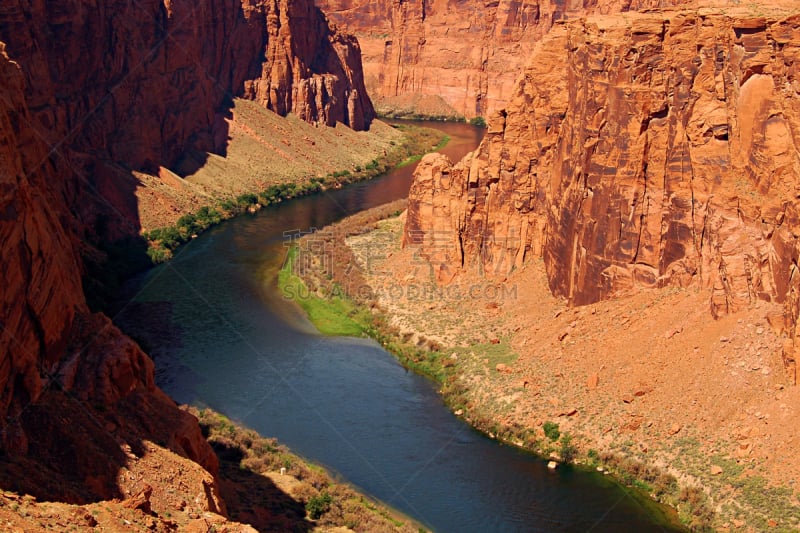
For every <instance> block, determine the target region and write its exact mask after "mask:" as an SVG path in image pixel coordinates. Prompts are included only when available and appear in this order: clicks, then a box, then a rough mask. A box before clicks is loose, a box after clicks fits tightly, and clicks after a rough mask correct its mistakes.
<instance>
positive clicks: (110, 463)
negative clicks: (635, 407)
mask: <svg viewBox="0 0 800 533" xmlns="http://www.w3.org/2000/svg"><path fill="white" fill-rule="evenodd" d="M716 4H718V5H724V6H725V8H724V9H723V8H721V7H703V8H699V7H696V6H695V2H691V1H687V2H680V1H678V2H664V1H661V0H641V1H637V0H619V1H611V2H595V1H593V0H585V1H583V2H564V1H561V0H523V1H519V2H516V1H515V2H512V1H508V0H502V1H500V2H497V3H490V4H486V5H479V6H476V5H475V4H474V3H468V2H463V1H462V2H459V1H446V2H445V1H443V0H434V1H432V2H420V3H409V2H403V1H399V0H394V1H392V2H388V1H387V0H381V1H379V2H374V3H366V2H362V1H360V0H352V1H347V0H339V1H336V0H319V1H318V6H319V8H322V9H323V10H324V11H325V12H326V13H327V14H328V16H329V17H330V19H331V20H332V21H333V22H334V23H336V24H338V25H339V26H341V27H342V28H343V29H344V30H346V31H348V32H352V33H354V34H356V35H357V36H358V37H359V40H358V41H357V40H356V38H355V37H353V35H351V34H349V33H344V32H340V31H339V30H338V29H337V28H336V27H335V26H333V25H332V24H329V22H328V20H327V19H326V17H325V15H323V13H322V11H320V9H319V8H318V7H317V6H315V5H314V4H313V2H311V0H276V1H273V2H264V1H261V0H241V1H239V0H203V1H201V2H195V3H185V2H177V1H174V0H142V1H137V0H111V1H108V2H99V3H98V2H89V1H86V0H70V1H68V2H62V3H60V4H58V5H55V4H47V5H46V4H44V3H33V2H25V1H22V0H15V1H12V2H7V3H6V4H5V5H4V6H3V7H2V8H0V79H1V80H2V84H0V124H2V128H0V242H2V243H3V245H4V247H3V253H2V255H0V270H2V271H3V272H4V275H5V278H4V281H5V283H3V284H2V285H0V301H1V302H2V307H0V350H2V359H0V415H2V416H0V447H1V448H2V456H0V485H2V487H3V489H5V490H13V491H17V492H20V493H25V494H30V495H33V496H35V497H37V498H39V499H48V500H59V501H64V502H69V503H75V504H88V503H91V502H97V501H99V500H112V499H115V500H117V501H116V502H115V504H114V505H117V504H120V505H122V506H123V507H124V508H126V509H127V508H128V507H125V506H126V505H127V506H133V507H137V506H138V507H141V508H146V507H148V506H149V505H150V503H149V502H150V499H151V494H154V495H153V496H152V501H153V502H154V503H153V505H155V506H156V507H159V506H160V507H159V509H160V511H161V512H166V509H171V511H170V512H174V513H178V511H180V512H181V513H183V512H184V511H185V516H183V515H182V516H183V519H184V520H185V521H186V522H185V523H181V524H180V525H185V524H188V523H189V521H192V520H193V521H194V522H193V523H194V525H195V526H196V527H197V528H202V527H206V529H204V530H208V529H210V528H211V527H213V525H212V522H213V521H214V520H217V518H213V520H212V518H211V517H210V516H211V515H215V516H219V515H222V516H224V515H225V514H226V505H225V502H224V499H223V498H222V497H221V496H220V487H219V486H218V483H217V479H216V477H215V476H216V475H217V474H218V472H219V464H218V459H217V456H216V455H215V453H214V451H213V450H212V449H211V447H210V446H209V444H208V442H207V440H206V439H205V438H204V435H203V432H202V431H201V428H200V426H199V425H198V423H197V420H196V418H195V417H194V416H193V415H191V414H189V413H187V412H185V411H183V410H180V409H178V408H177V406H176V405H175V404H174V402H173V401H172V400H171V399H170V398H168V397H167V396H166V395H165V394H164V393H163V392H161V391H160V390H159V389H158V388H157V387H156V384H155V379H154V365H153V362H152V361H151V360H150V358H149V357H148V356H147V355H146V354H145V352H144V351H143V350H142V349H141V348H140V347H139V346H138V345H137V344H136V343H135V342H134V341H132V340H131V339H130V338H128V337H127V336H125V335H124V334H123V333H122V332H121V331H120V330H119V329H118V328H117V327H116V326H115V325H114V324H113V323H112V322H111V320H110V319H109V318H108V317H107V316H106V315H104V314H103V313H100V312H98V310H97V309H96V308H93V307H91V306H90V305H89V304H88V303H87V297H86V293H87V291H88V290H89V289H90V288H91V287H92V285H93V284H94V283H96V282H97V281H96V280H95V279H94V276H95V274H96V273H97V272H100V271H102V270H103V269H104V268H106V266H105V265H106V264H107V262H108V261H109V257H110V255H111V251H110V250H111V248H112V247H113V246H124V247H135V246H136V244H137V243H138V240H137V239H138V237H139V234H140V232H141V231H142V229H143V224H142V219H141V215H140V206H139V203H138V202H139V200H138V199H137V198H138V197H137V189H138V188H139V187H141V186H142V184H143V183H145V184H146V185H149V186H151V187H153V186H154V184H157V183H162V182H164V183H166V182H169V181H177V182H178V183H180V180H181V179H182V178H184V177H187V176H192V175H195V174H197V173H198V172H199V171H201V169H202V167H203V165H204V164H205V163H206V162H207V160H208V159H209V158H212V156H213V155H219V156H224V155H225V154H226V151H227V149H228V146H229V141H230V138H231V134H232V132H231V131H230V128H231V127H239V126H240V125H241V123H239V125H236V123H235V122H232V118H231V117H232V116H233V114H234V112H233V109H234V107H235V105H234V98H242V99H245V100H249V101H251V102H250V103H252V104H253V105H258V106H262V107H263V108H266V109H269V110H271V111H274V112H275V113H277V114H278V115H287V114H291V115H293V116H295V117H297V119H298V120H302V121H304V122H307V123H309V124H312V125H318V126H320V127H323V126H325V127H327V126H334V125H336V124H337V123H338V124H341V125H344V126H347V127H349V128H351V129H352V130H355V131H363V130H368V129H369V128H370V126H371V123H372V121H373V119H374V118H375V117H376V111H375V108H374V107H373V104H372V102H371V99H370V96H373V97H374V98H375V100H376V102H377V104H378V107H379V110H381V112H386V113H394V112H398V111H400V112H402V113H404V114H409V115H413V114H422V115H429V116H437V117H440V118H441V117H449V118H454V117H462V116H463V117H466V118H473V117H479V116H480V117H486V118H487V120H488V132H487V137H486V139H485V140H484V141H483V143H482V144H481V146H480V147H479V149H478V150H477V151H475V152H474V153H472V154H470V155H468V156H467V157H466V158H465V159H464V160H462V161H459V162H455V163H454V162H452V161H450V160H449V159H447V158H446V157H444V156H441V155H431V156H428V157H426V158H424V159H423V161H422V164H421V165H420V168H419V170H418V172H417V175H416V179H415V182H414V184H413V186H412V189H411V192H410V197H409V203H408V212H407V215H406V224H405V228H404V230H403V237H402V239H403V244H404V246H406V247H407V248H410V247H420V249H421V253H422V255H423V256H424V257H425V258H426V259H427V260H428V261H429V262H430V263H431V264H432V265H433V268H434V273H435V277H436V279H437V281H438V282H440V283H443V284H447V283H453V282H454V281H457V280H458V278H459V276H463V275H465V273H466V272H468V271H477V272H479V273H481V274H487V275H488V276H489V277H490V278H491V279H496V280H499V281H502V280H504V279H507V278H509V277H512V276H514V275H515V274H516V273H517V272H518V271H521V270H523V269H525V268H526V266H527V265H529V264H530V263H531V262H532V261H535V260H536V259H538V258H541V260H542V262H543V267H544V270H545V277H546V282H547V285H548V288H549V291H550V292H551V293H552V294H553V295H555V296H557V297H561V298H563V301H564V302H566V303H567V304H568V305H569V306H577V307H580V306H586V305H588V304H603V303H604V302H605V303H607V302H609V301H612V302H613V301H614V300H615V299H618V298H621V297H624V296H629V295H634V296H637V297H639V298H645V299H646V297H643V296H642V294H645V295H646V294H649V293H648V292H647V291H651V290H655V289H663V288H669V287H677V288H682V289H685V288H695V289H698V290H699V291H701V294H702V295H703V301H704V302H705V303H704V305H705V307H706V308H707V309H708V314H709V315H710V316H712V317H714V318H717V319H720V320H722V321H724V320H726V317H728V316H729V315H731V314H735V313H737V312H750V310H752V308H753V307H754V306H758V305H759V304H760V303H762V302H765V303H767V304H768V307H767V308H768V309H769V313H770V314H768V315H767V316H766V317H764V320H765V322H764V324H765V325H766V324H768V325H769V327H770V329H771V331H772V332H773V333H774V335H775V338H776V339H780V342H781V343H782V347H781V348H780V349H778V351H779V352H780V357H781V364H782V365H783V367H784V370H785V372H786V381H787V383H791V384H794V383H795V381H796V369H795V361H796V360H797V357H798V354H797V351H798V350H800V341H798V336H800V331H798V328H797V323H798V317H800V285H799V284H800V279H798V277H797V275H796V270H797V262H798V256H800V242H798V235H800V214H799V213H798V209H797V196H798V193H797V184H798V182H799V181H800V180H799V179H798V176H799V175H800V160H799V159H798V156H797V154H798V151H797V148H798V139H797V135H798V133H797V127H798V124H800V104H798V102H799V101H800V100H798V96H799V95H798V93H800V81H798V79H797V69H798V65H799V63H798V60H799V59H800V47H798V44H797V43H798V42H800V14H798V13H797V10H796V9H792V6H791V4H790V3H788V2H782V1H780V0H778V1H776V2H772V3H770V4H769V5H756V4H754V5H752V6H747V7H744V6H742V7H737V6H736V5H735V3H733V2H731V3H729V2H717V3H716ZM704 5H706V6H707V5H709V4H708V3H704ZM670 6H673V7H674V6H678V7H676V8H675V9H666V8H668V7H670ZM680 7H692V9H680ZM359 41H360V42H361V44H360V45H359ZM361 47H363V53H364V56H363V63H364V70H363V71H362V69H361V63H362V55H361V54H362V48H361ZM368 93H369V94H368ZM250 103H249V104H246V105H240V106H239V109H238V110H237V112H238V113H248V112H251V111H250V110H249V108H248V105H250ZM251 113H252V112H251ZM232 124H233V125H234V126H232ZM309 142H311V141H309ZM311 145H312V146H313V143H311ZM201 174H202V172H201ZM142 176H147V177H146V178H143V177H142ZM139 244H141V243H139ZM406 266H407V265H406ZM676 301H683V300H680V299H678V300H676ZM687 301H688V299H687ZM691 302H695V300H691ZM528 303H529V304H530V305H534V303H531V302H530V301H529V302H528ZM692 305H694V303H692ZM552 306H553V309H555V304H552ZM603 309H605V310H607V312H608V313H609V314H613V311H611V310H608V308H603ZM556 312H560V311H556ZM521 314H524V313H521ZM564 316H566V315H564ZM570 316H573V315H570ZM574 316H575V317H577V318H579V317H580V312H578V311H576V312H575V313H574ZM759 320H760V318H759ZM563 321H564V319H562V320H561V322H563ZM526 325H527V326H530V325H531V324H527V323H526ZM561 326H562V324H559V327H561ZM520 327H522V326H520ZM570 327H572V326H570ZM686 327H687V330H688V329H689V325H688V324H687V326H686ZM559 331H560V330H559ZM528 340H531V342H533V339H532V338H531V339H528ZM726 342H727V341H726ZM770 342H772V341H770ZM766 344H767V343H765V349H766ZM688 346H689V345H688V344H687V347H688ZM769 347H770V349H777V348H775V347H774V346H772V344H770V346H769ZM694 349H695V350H697V348H696V347H695V348H694ZM664 352H665V353H667V352H668V350H664ZM601 355H602V356H604V355H603V354H601ZM668 355H669V354H668ZM598 357H601V356H600V355H599V356H598ZM770 379H774V377H772V378H770ZM595 385H596V384H595ZM770 385H775V384H773V383H770ZM777 385H780V384H777ZM626 403H630V402H626ZM678 431H680V428H678ZM165 463H166V464H169V465H171V467H170V468H171V469H172V470H170V471H171V472H172V474H174V476H175V477H173V478H172V479H173V481H174V479H179V481H180V482H181V483H179V484H180V485H181V489H180V490H181V492H180V495H178V496H175V495H170V494H169V493H168V488H167V487H168V485H169V484H168V482H166V481H164V479H160V482H161V485H159V486H157V487H155V489H154V488H153V487H150V488H149V489H148V488H147V486H144V485H143V484H142V483H143V480H146V479H148V476H149V477H151V478H153V479H155V477H158V476H157V473H158V472H159V471H160V469H162V466H163V464H165ZM154 476H155V477H154ZM153 491H155V492H153ZM0 496H1V497H0V499H1V500H2V501H3V502H4V507H8V506H11V505H13V504H14V503H13V502H15V501H17V497H16V496H9V495H8V494H5V493H4V494H2V495H0ZM173 500H174V501H173ZM183 500H185V501H183ZM145 502H147V505H145ZM158 502H161V503H158ZM187 502H189V503H188V504H187ZM138 507H137V508H138ZM176 509H177V510H176ZM6 512H7V511H3V512H2V513H0V516H4V517H5V514H3V513H6ZM59 512H62V511H59ZM63 512H73V511H63ZM120 512H123V511H120ZM125 512H127V511H125ZM204 513H206V514H208V516H206V515H204ZM201 515H202V516H205V518H199V517H200V516H201ZM78 518H79V519H80V520H82V521H84V522H85V523H86V524H88V525H91V523H92V519H91V517H86V516H83V515H81V516H80V517H78ZM198 520H200V521H203V523H202V524H201V523H200V522H198ZM223 520H224V519H223ZM215 523H218V522H215ZM203 524H204V525H203ZM173 526H174V524H173V523H171V522H169V521H163V522H159V523H157V524H155V526H153V527H155V528H160V529H162V530H169V529H170V528H172V527H173ZM20 527H23V526H20ZM147 527H149V526H147ZM230 527H232V528H239V530H245V531H246V530H247V528H248V526H244V525H230ZM201 530H203V529H201Z"/></svg>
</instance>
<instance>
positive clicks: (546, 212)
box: [404, 9, 800, 365]
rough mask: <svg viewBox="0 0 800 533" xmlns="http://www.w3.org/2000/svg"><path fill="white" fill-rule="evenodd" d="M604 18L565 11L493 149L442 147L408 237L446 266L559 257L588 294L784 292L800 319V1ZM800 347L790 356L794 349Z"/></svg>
mask: <svg viewBox="0 0 800 533" xmlns="http://www.w3.org/2000/svg"><path fill="white" fill-rule="evenodd" d="M794 12H795V14H791V15H790V16H785V13H784V14H782V15H780V16H774V17H772V16H766V17H765V16H759V15H757V14H753V13H750V12H749V11H748V10H746V9H741V10H732V9H728V10H713V9H705V10H699V11H664V12H651V13H647V14H630V15H628V16H626V17H600V16H597V17H589V18H587V19H582V20H576V21H570V22H567V23H566V24H562V25H559V26H558V27H557V28H554V30H553V32H552V33H551V34H550V35H549V36H548V37H547V38H546V39H545V40H544V41H542V42H541V43H540V44H539V45H538V48H537V49H536V50H535V52H534V54H533V55H532V57H531V61H530V62H529V63H528V66H527V67H526V68H525V70H524V73H523V77H522V78H521V80H520V84H519V85H518V87H517V91H516V93H515V95H514V97H513V98H512V100H511V102H510V103H509V104H508V106H507V107H506V108H505V109H503V110H501V111H500V112H498V113H497V114H496V115H495V116H493V117H492V118H491V121H490V128H489V132H488V135H487V137H486V139H485V140H484V142H483V143H482V145H481V146H480V148H479V149H478V150H477V151H476V152H475V153H474V154H472V155H471V156H468V157H467V158H466V159H465V160H463V161H461V162H459V163H457V164H456V165H452V164H451V163H450V162H449V161H446V160H444V159H443V158H442V156H428V157H427V158H426V159H424V160H423V164H422V165H421V166H420V169H419V170H418V172H417V175H416V178H415V182H414V184H413V185H412V189H411V194H410V200H409V214H408V223H407V226H406V232H405V236H404V239H405V242H406V243H408V244H421V245H422V246H423V250H424V252H425V253H426V254H427V255H428V257H430V258H431V260H432V261H433V262H434V264H435V265H436V267H437V273H438V276H439V278H440V279H442V280H447V279H449V278H450V277H452V276H453V275H455V274H456V273H457V272H458V271H460V270H462V269H465V268H469V267H470V266H477V267H479V268H480V269H482V270H484V271H487V272H489V273H492V274H496V275H505V274H507V273H508V272H509V271H510V270H511V269H512V268H514V267H515V266H520V265H521V264H522V263H523V262H524V261H525V260H526V259H528V258H530V257H534V256H540V257H543V259H544V263H545V266H546V269H547V273H548V278H549V283H550V287H551V290H552V291H553V293H555V294H557V295H561V296H564V297H565V298H567V299H568V300H569V301H570V302H571V303H572V304H575V305H581V304H587V303H591V302H595V301H598V300H601V299H607V298H612V297H614V296H617V295H620V294H623V293H626V292H628V291H633V290H640V289H642V288H651V287H665V286H670V285H676V286H683V287H685V286H688V285H698V286H700V287H702V288H703V289H705V290H707V291H708V292H709V303H710V309H711V312H712V313H713V314H714V315H715V316H718V315H720V314H723V313H728V312H732V311H735V310H737V309H739V308H741V307H742V306H747V305H750V304H752V303H754V302H756V301H757V300H768V301H777V302H784V303H785V305H786V315H785V328H786V331H787V333H788V336H789V338H794V337H795V335H796V324H797V317H798V310H799V309H800V305H799V304H798V301H799V300H800V297H798V289H799V288H800V287H799V286H798V283H799V281H798V276H797V258H798V255H799V253H800V249H798V240H797V237H798V235H800V218H798V206H799V205H800V204H799V203H798V200H797V198H798V186H800V157H798V151H797V149H798V146H800V98H798V96H799V95H798V91H800V80H798V78H797V72H798V68H800V47H798V46H797V43H798V40H797V39H798V37H800V13H797V10H796V9H794ZM792 352H793V350H792V349H787V351H786V354H785V360H786V363H787V365H793V359H794V356H793V353H792Z"/></svg>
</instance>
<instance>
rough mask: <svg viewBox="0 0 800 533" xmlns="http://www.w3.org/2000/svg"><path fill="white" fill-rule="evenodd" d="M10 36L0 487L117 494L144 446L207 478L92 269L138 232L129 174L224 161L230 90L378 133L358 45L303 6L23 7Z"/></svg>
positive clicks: (3, 133)
mask: <svg viewBox="0 0 800 533" xmlns="http://www.w3.org/2000/svg"><path fill="white" fill-rule="evenodd" d="M0 41H3V42H0V79H1V80H2V83H1V84H0V125H2V126H1V127H0V242H2V243H3V251H2V255H0V269H1V270H2V272H3V276H4V278H3V283H2V284H0V302H2V307H1V308H0V339H2V340H0V447H2V452H3V453H2V460H0V484H2V486H3V487H4V488H17V489H19V490H30V491H35V492H36V493H37V494H39V495H43V496H46V497H48V498H60V497H66V498H69V499H72V500H76V501H77V500H87V499H92V498H96V497H103V498H108V497H113V496H116V494H115V490H116V489H115V487H116V485H115V482H114V481H115V476H116V474H117V470H118V468H119V466H120V465H121V464H123V463H124V461H125V456H124V454H122V453H121V452H120V450H119V439H120V438H124V439H126V440H127V441H131V439H134V437H135V438H147V439H150V440H154V441H158V442H163V443H166V444H168V445H170V446H171V447H172V448H173V449H175V450H176V451H178V452H179V453H181V454H183V455H186V456H188V457H190V458H192V459H194V460H196V461H198V462H200V463H201V464H203V465H204V466H206V467H207V468H208V469H209V470H210V471H212V472H213V471H214V469H215V468H216V457H215V456H214V455H213V453H211V451H210V448H209V447H208V445H207V444H206V442H205V440H204V439H203V438H202V435H201V434H200V430H199V427H198V426H197V424H196V421H194V419H193V418H192V417H191V416H189V415H186V414H185V413H183V412H181V411H179V410H177V408H176V407H175V405H174V403H173V402H172V401H171V400H169V399H168V398H167V397H166V396H165V395H164V394H163V393H161V392H160V391H159V390H158V389H157V388H156V386H155V384H154V379H153V364H152V362H151V361H150V359H149V358H148V357H147V356H146V354H144V353H143V352H142V351H141V350H140V349H139V347H138V346H136V344H135V343H133V342H132V341H131V340H130V339H128V338H127V337H125V336H124V335H122V333H120V332H119V330H117V329H116V328H115V327H114V326H113V325H112V324H111V323H110V321H109V320H108V318H106V317H105V316H103V315H101V314H93V313H91V312H90V311H89V309H88V306H87V303H86V299H85V297H84V292H83V287H82V273H83V272H84V266H83V265H84V261H85V260H86V259H87V258H90V259H91V258H94V257H97V256H98V251H97V249H96V248H95V246H97V245H103V244H104V243H105V242H108V241H111V240H115V239H118V238H120V237H124V236H129V235H136V234H137V233H138V229H139V225H138V221H137V218H136V217H137V210H136V205H135V199H134V197H133V187H134V186H135V182H134V180H132V177H131V174H130V170H131V169H145V170H147V169H154V168H157V167H158V166H162V165H163V166H173V165H177V166H180V165H181V164H182V163H183V160H184V154H186V153H191V152H198V151H200V152H204V151H215V150H224V146H225V140H226V137H227V135H226V133H227V132H226V131H225V130H224V129H222V128H221V127H220V125H221V124H224V121H222V120H219V113H224V112H225V106H226V104H227V102H228V100H229V99H230V98H231V97H232V96H236V95H243V96H247V97H250V98H253V99H256V100H257V101H259V102H261V103H263V104H264V105H265V106H267V107H269V108H270V109H273V110H275V111H276V112H278V113H281V114H285V113H290V112H292V113H297V114H298V115H299V116H301V117H302V118H303V119H305V120H307V121H310V122H315V123H322V124H333V123H334V122H337V121H338V122H343V123H345V124H347V125H350V126H351V127H353V128H356V129H363V128H366V127H367V126H368V125H369V122H370V120H371V119H372V118H373V114H374V113H373V110H372V105H371V103H370V100H369V99H368V97H367V95H366V91H365V90H364V86H363V81H362V74H361V70H360V64H359V61H360V57H359V54H360V52H359V49H358V44H357V42H356V41H355V40H354V38H352V37H350V36H347V35H343V34H341V33H338V32H336V31H335V30H332V29H331V28H330V27H329V26H328V24H327V22H326V20H325V18H324V16H323V15H322V14H321V12H320V11H319V10H318V9H316V8H315V7H314V5H313V3H312V2H310V1H306V0H291V1H290V0H276V1H272V2H266V1H263V2H262V1H257V0H243V1H240V0H203V1H199V2H180V1H174V0H163V1H162V0H145V1H129V0H107V1H100V2H93V1H88V0H68V1H65V2H57V3H52V2H51V3H47V4H45V3H42V2H27V1H21V0H19V1H18V0H12V1H10V2H5V3H4V4H3V6H2V8H0ZM189 159H191V158H189ZM126 420H127V422H126ZM132 420H133V422H131V421H132ZM109 427H113V428H118V429H115V430H114V431H115V432H116V433H115V435H112V434H111V432H110V430H109V429H108V428H109ZM123 428H127V429H123ZM124 431H127V433H126V434H125V435H124V436H122V435H121V434H122V432H124ZM26 461H33V463H30V464H33V465H35V466H33V467H31V468H29V469H28V470H29V471H27V472H26V470H25V465H29V463H26ZM29 466H30V465H29ZM20 469H22V470H21V471H20ZM32 472H38V474H37V475H33V473H32ZM23 474H24V475H23ZM40 481H41V483H39V482H40ZM54 485H55V486H60V487H61V488H60V489H58V490H56V491H55V492H47V489H45V487H51V488H52V487H53V486H54ZM59 491H60V492H59Z"/></svg>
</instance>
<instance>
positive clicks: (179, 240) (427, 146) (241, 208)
mask: <svg viewBox="0 0 800 533" xmlns="http://www.w3.org/2000/svg"><path fill="white" fill-rule="evenodd" d="M393 127H395V128H396V129H398V130H400V131H402V132H403V134H404V137H403V140H402V141H401V142H400V143H395V142H394V141H391V142H390V144H391V145H392V149H391V150H390V151H389V152H388V153H387V154H386V155H383V156H380V157H378V158H375V159H373V160H372V161H370V162H369V163H367V164H366V165H365V166H363V167H362V166H360V165H356V166H355V167H354V168H353V169H352V170H340V171H337V172H331V173H329V174H327V175H326V176H324V177H316V176H315V177H310V178H308V179H307V180H306V181H301V182H290V183H283V184H281V185H272V186H271V187H269V188H268V189H266V190H263V191H260V192H258V193H246V194H242V195H239V196H238V197H236V198H228V199H225V200H221V201H219V202H218V203H217V204H216V205H213V206H204V207H201V208H200V209H199V210H198V211H197V212H196V213H190V214H187V215H184V216H182V217H181V218H179V219H178V221H177V222H176V223H175V224H174V225H172V226H166V227H162V228H156V229H153V230H151V231H148V232H145V233H144V234H143V237H144V238H145V239H146V240H147V244H148V249H147V255H148V257H149V258H150V261H151V262H152V263H154V264H157V263H163V262H164V261H168V260H169V259H171V258H172V256H173V254H174V252H175V250H176V249H177V248H178V247H179V246H180V245H182V244H184V243H186V242H188V241H189V240H191V239H193V238H194V237H196V236H197V235H199V234H200V233H202V232H204V231H206V230H207V229H208V228H210V227H212V226H215V225H217V224H219V223H220V222H222V221H223V220H227V219H229V218H233V217H235V216H237V215H240V214H242V213H247V212H255V211H257V210H258V209H260V208H262V207H265V206H270V205H276V204H279V203H281V202H283V201H286V200H289V199H292V198H298V197H301V196H308V195H311V194H316V193H319V192H321V191H325V190H327V189H331V188H339V187H342V186H344V185H347V184H350V183H354V182H356V181H363V180H367V179H370V178H374V177H376V176H379V175H381V174H384V173H385V172H387V171H388V170H390V169H392V168H395V167H397V166H405V165H408V164H410V163H412V162H413V161H416V160H418V159H420V158H421V157H422V156H423V155H424V154H426V153H429V152H431V151H434V150H439V149H440V148H442V147H444V145H446V144H447V142H448V141H449V140H450V138H449V137H447V136H446V135H443V134H442V133H441V132H439V131H437V130H433V129H430V128H422V127H419V126H414V125H410V124H401V125H395V126H393Z"/></svg>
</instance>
